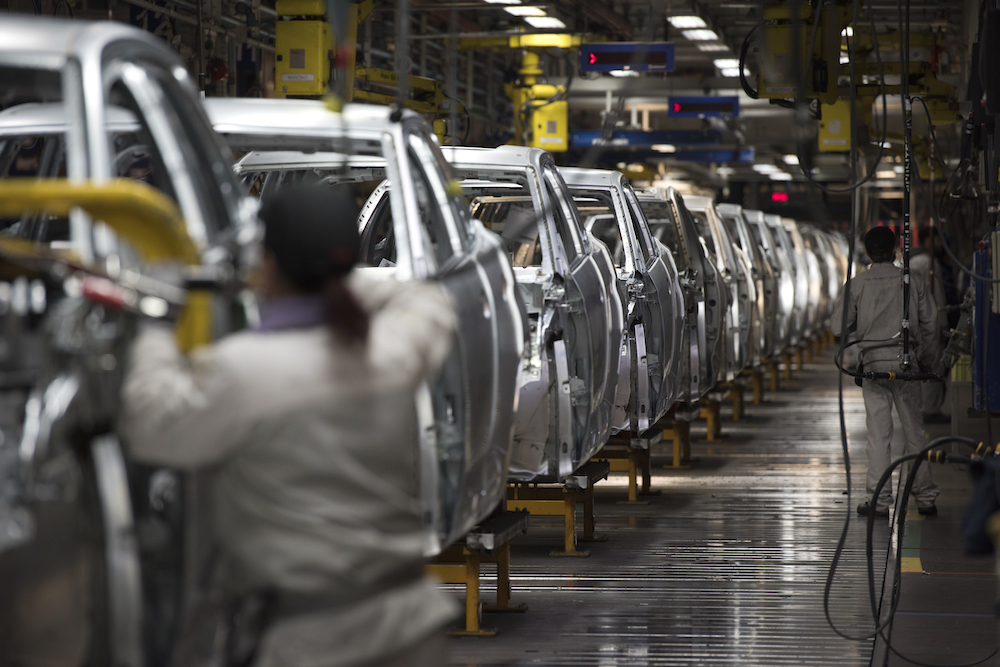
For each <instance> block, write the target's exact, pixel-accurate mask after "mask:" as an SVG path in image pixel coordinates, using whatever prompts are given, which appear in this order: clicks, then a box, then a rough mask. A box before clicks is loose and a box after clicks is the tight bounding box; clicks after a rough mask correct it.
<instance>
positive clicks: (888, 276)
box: [831, 227, 938, 516]
mask: <svg viewBox="0 0 1000 667" xmlns="http://www.w3.org/2000/svg"><path fill="white" fill-rule="evenodd" d="M896 247H897V241H896V234H895V233H894V232H893V231H892V230H891V229H889V228H888V227H875V228H874V229H872V230H870V231H869V232H868V233H867V234H866V235H865V252H866V253H867V255H868V257H869V259H871V262H872V265H871V268H869V269H868V270H867V271H865V272H864V273H861V274H860V275H858V276H857V277H856V278H854V279H852V280H851V294H850V302H849V303H848V304H847V319H846V323H845V322H844V321H843V308H844V294H845V292H846V290H845V291H844V292H841V295H840V298H839V299H838V300H837V305H836V307H835V308H834V311H833V316H832V317H831V325H832V328H833V332H834V333H835V334H837V335H841V334H842V333H850V332H852V331H856V335H857V339H858V340H859V341H863V342H860V343H858V347H859V348H861V351H860V353H859V361H858V370H859V371H861V370H863V371H866V372H867V371H874V372H876V373H884V372H898V371H899V370H900V355H901V352H902V350H901V346H902V336H901V335H900V329H901V327H902V320H903V280H902V270H901V269H899V268H897V267H896V266H894V265H893V260H894V259H895V257H896ZM909 314H910V343H911V346H912V350H913V352H914V354H915V358H916V359H917V360H918V362H919V364H920V365H921V367H922V368H925V369H926V368H929V366H930V363H931V362H932V361H933V360H934V359H935V358H936V356H937V345H936V342H937V340H936V329H935V325H934V317H935V313H934V307H933V305H932V304H931V302H930V298H929V297H928V295H927V292H926V290H925V289H924V286H923V284H922V283H921V282H920V281H911V290H910V313H909ZM844 324H846V327H845V329H844V330H843V331H842V330H841V326H842V325H844ZM862 392H863V395H864V399H865V412H866V416H867V428H868V447H867V454H868V475H867V477H866V484H865V488H866V490H867V493H868V497H869V498H870V499H871V496H872V495H873V494H874V493H875V486H876V485H877V484H878V481H879V478H880V477H881V476H882V473H883V472H885V469H886V468H888V467H889V464H890V463H891V458H892V455H891V451H890V444H891V441H892V431H893V426H892V407H893V405H895V406H896V413H897V414H898V416H899V421H900V423H901V424H902V426H903V439H904V443H905V449H904V453H905V454H912V453H916V452H917V451H919V450H920V449H921V448H922V447H923V446H924V429H923V420H922V408H921V395H920V383H919V382H907V381H903V380H867V379H866V380H864V382H863V384H862ZM937 495H938V488H937V486H935V485H934V482H933V481H932V480H931V473H930V470H928V467H927V466H920V469H919V470H918V471H917V476H916V480H915V481H914V484H913V496H914V498H916V500H917V508H918V511H919V512H920V514H924V515H933V514H937V506H936V505H935V504H934V501H935V499H936V498H937ZM873 500H874V502H875V503H876V505H875V507H871V505H870V502H869V501H866V502H865V503H864V504H862V505H859V506H858V514H861V515H867V514H868V513H870V512H874V513H875V514H876V516H888V514H889V507H890V506H891V505H892V491H891V485H889V484H886V485H885V486H884V487H883V488H882V493H881V495H880V496H879V497H878V498H877V499H873Z"/></svg>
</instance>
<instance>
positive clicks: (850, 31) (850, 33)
mask: <svg viewBox="0 0 1000 667" xmlns="http://www.w3.org/2000/svg"><path fill="white" fill-rule="evenodd" d="M840 36H841V37H854V28H852V27H851V26H847V27H846V28H844V29H843V30H841V31H840Z"/></svg>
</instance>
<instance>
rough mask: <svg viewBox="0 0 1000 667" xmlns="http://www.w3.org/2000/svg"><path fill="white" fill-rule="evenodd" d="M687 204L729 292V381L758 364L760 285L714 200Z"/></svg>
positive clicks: (694, 199) (693, 199) (691, 197)
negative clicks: (754, 339)
mask: <svg viewBox="0 0 1000 667" xmlns="http://www.w3.org/2000/svg"><path fill="white" fill-rule="evenodd" d="M684 203H685V204H686V205H687V207H688V210H689V211H691V214H692V216H693V217H694V219H695V223H696V224H697V225H698V233H699V235H700V236H701V238H702V239H703V240H704V241H705V244H706V245H707V246H708V249H709V251H710V252H711V253H712V255H714V257H715V261H716V268H717V269H718V270H719V274H720V275H721V276H722V280H723V282H724V283H725V284H726V286H727V288H728V289H729V294H728V296H729V308H728V309H727V311H726V339H727V341H726V355H727V356H726V377H727V380H728V381H732V380H733V378H734V377H735V376H737V375H739V374H740V373H741V372H742V371H743V369H744V368H747V367H748V366H753V365H755V363H754V359H753V349H752V345H751V341H750V335H751V330H752V328H753V315H754V313H753V309H752V304H754V303H755V302H756V301H757V286H756V285H755V284H754V281H753V277H752V276H751V274H750V266H749V265H748V264H747V262H746V258H745V257H744V255H743V253H741V252H740V250H739V246H738V245H737V244H735V243H734V242H733V239H732V238H731V237H730V235H729V230H728V229H726V227H725V226H724V225H723V224H722V221H721V220H719V217H718V215H717V213H716V210H715V202H714V201H713V200H712V199H711V198H710V197H699V196H695V195H687V196H685V197H684Z"/></svg>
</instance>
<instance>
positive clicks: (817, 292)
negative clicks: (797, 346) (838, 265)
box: [781, 218, 823, 343]
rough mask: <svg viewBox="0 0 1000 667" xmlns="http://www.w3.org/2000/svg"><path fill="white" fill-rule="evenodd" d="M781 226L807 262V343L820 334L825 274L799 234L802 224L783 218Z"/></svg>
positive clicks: (796, 251) (796, 250) (797, 252)
mask: <svg viewBox="0 0 1000 667" xmlns="http://www.w3.org/2000/svg"><path fill="white" fill-rule="evenodd" d="M781 224H782V226H783V227H784V228H785V231H786V232H788V238H789V240H790V241H791V242H792V247H793V248H794V250H795V253H796V254H797V255H798V256H800V257H802V258H803V259H804V260H805V268H806V281H807V285H808V289H807V291H806V294H807V295H808V298H807V303H806V317H805V330H804V332H803V334H802V342H803V343H805V342H807V341H809V340H810V339H811V338H812V337H813V336H814V335H815V334H816V333H817V332H818V329H819V325H820V320H821V318H822V314H821V313H820V308H821V306H822V304H821V300H822V295H823V274H822V273H821V271H820V266H819V258H818V257H816V254H815V253H814V252H813V251H812V248H811V247H810V246H809V244H807V243H806V242H805V241H804V240H803V238H802V234H801V233H800V232H799V226H800V223H798V222H796V221H795V220H792V219H791V218H782V219H781Z"/></svg>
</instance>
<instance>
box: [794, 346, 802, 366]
mask: <svg viewBox="0 0 1000 667" xmlns="http://www.w3.org/2000/svg"><path fill="white" fill-rule="evenodd" d="M793 358H794V359H795V370H797V371H801V370H802V348H801V347H800V348H796V350H795V353H794V356H793Z"/></svg>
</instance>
